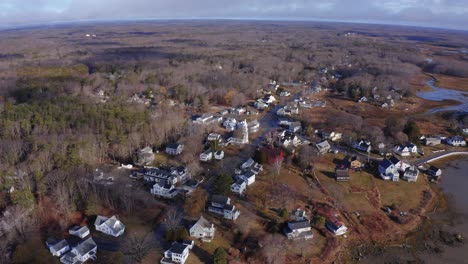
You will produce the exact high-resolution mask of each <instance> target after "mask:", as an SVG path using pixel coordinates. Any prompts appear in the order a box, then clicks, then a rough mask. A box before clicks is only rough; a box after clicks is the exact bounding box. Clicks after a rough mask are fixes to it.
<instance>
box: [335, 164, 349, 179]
mask: <svg viewBox="0 0 468 264" xmlns="http://www.w3.org/2000/svg"><path fill="white" fill-rule="evenodd" d="M335 178H336V181H349V170H348V168H346V167H345V166H344V165H341V166H339V167H338V168H336V169H335Z"/></svg>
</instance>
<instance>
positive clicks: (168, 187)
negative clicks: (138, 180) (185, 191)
mask: <svg viewBox="0 0 468 264" xmlns="http://www.w3.org/2000/svg"><path fill="white" fill-rule="evenodd" d="M150 193H151V194H152V195H155V196H159V197H162V198H167V199H172V198H174V197H175V196H176V195H177V194H178V193H179V191H178V190H177V189H176V188H175V185H174V184H172V183H170V182H168V181H164V180H162V181H158V182H156V183H155V184H154V185H153V187H152V188H151V190H150Z"/></svg>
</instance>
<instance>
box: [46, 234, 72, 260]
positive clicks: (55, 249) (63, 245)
mask: <svg viewBox="0 0 468 264" xmlns="http://www.w3.org/2000/svg"><path fill="white" fill-rule="evenodd" d="M46 245H47V247H48V248H49V251H50V253H51V254H52V256H54V257H60V256H62V255H63V254H65V252H67V251H69V250H70V245H69V244H68V242H67V241H66V240H65V239H62V240H57V239H54V238H49V239H47V242H46Z"/></svg>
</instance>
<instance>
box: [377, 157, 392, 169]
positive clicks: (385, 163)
mask: <svg viewBox="0 0 468 264" xmlns="http://www.w3.org/2000/svg"><path fill="white" fill-rule="evenodd" d="M379 165H380V166H382V167H383V168H385V169H387V168H388V167H390V166H392V165H393V163H392V162H391V161H389V160H388V159H383V160H382V161H381V162H380V164H379Z"/></svg>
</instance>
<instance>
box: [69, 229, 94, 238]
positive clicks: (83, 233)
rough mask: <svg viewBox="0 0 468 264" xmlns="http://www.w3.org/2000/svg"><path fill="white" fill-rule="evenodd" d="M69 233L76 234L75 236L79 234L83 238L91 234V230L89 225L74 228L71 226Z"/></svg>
mask: <svg viewBox="0 0 468 264" xmlns="http://www.w3.org/2000/svg"><path fill="white" fill-rule="evenodd" d="M68 233H69V234H70V235H74V236H77V237H79V238H81V239H83V238H85V237H87V236H89V234H90V232H89V228H88V227H87V226H74V227H72V228H70V230H68Z"/></svg>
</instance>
